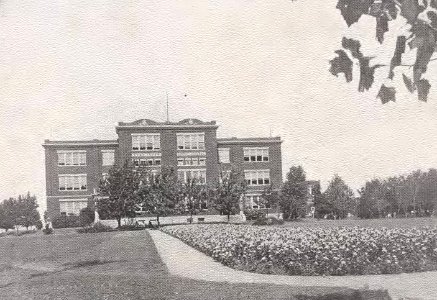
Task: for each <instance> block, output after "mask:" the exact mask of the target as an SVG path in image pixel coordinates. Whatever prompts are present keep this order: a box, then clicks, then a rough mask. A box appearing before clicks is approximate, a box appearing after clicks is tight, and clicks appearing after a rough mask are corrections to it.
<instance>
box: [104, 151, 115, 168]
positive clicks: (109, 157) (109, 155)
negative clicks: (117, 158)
mask: <svg viewBox="0 0 437 300" xmlns="http://www.w3.org/2000/svg"><path fill="white" fill-rule="evenodd" d="M102 165H103V166H113V165H114V150H102Z"/></svg>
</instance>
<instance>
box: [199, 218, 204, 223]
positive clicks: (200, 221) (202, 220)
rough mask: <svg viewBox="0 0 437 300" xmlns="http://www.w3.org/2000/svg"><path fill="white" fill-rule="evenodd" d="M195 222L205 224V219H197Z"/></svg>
mask: <svg viewBox="0 0 437 300" xmlns="http://www.w3.org/2000/svg"><path fill="white" fill-rule="evenodd" d="M197 222H199V223H202V222H205V218H197Z"/></svg>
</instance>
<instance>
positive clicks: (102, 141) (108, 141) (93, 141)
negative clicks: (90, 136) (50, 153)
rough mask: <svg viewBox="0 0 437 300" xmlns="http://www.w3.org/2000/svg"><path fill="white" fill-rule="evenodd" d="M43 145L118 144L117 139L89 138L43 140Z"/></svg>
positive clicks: (115, 145)
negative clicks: (87, 139)
mask: <svg viewBox="0 0 437 300" xmlns="http://www.w3.org/2000/svg"><path fill="white" fill-rule="evenodd" d="M42 146H43V147H80V146H114V147H117V146H118V141H117V140H91V141H50V140H45V141H44V143H43V144H42Z"/></svg>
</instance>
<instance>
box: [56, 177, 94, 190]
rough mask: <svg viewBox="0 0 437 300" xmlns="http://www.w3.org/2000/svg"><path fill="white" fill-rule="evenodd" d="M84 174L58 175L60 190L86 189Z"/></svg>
mask: <svg viewBox="0 0 437 300" xmlns="http://www.w3.org/2000/svg"><path fill="white" fill-rule="evenodd" d="M86 189H87V182H86V174H69V175H59V190H60V191H86Z"/></svg>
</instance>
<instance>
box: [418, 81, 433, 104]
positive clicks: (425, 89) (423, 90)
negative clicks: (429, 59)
mask: <svg viewBox="0 0 437 300" xmlns="http://www.w3.org/2000/svg"><path fill="white" fill-rule="evenodd" d="M416 86H417V94H418V98H419V100H420V101H423V102H426V101H427V100H428V93H429V89H430V88H431V85H430V84H429V81H428V80H426V79H420V80H419V81H418V82H417V83H416Z"/></svg>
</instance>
